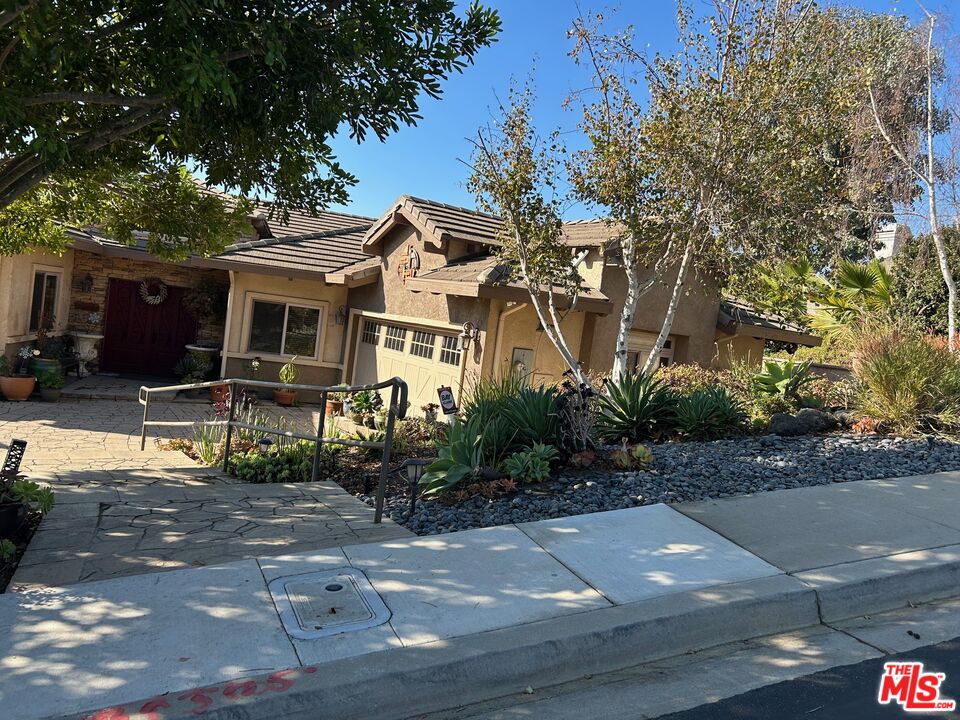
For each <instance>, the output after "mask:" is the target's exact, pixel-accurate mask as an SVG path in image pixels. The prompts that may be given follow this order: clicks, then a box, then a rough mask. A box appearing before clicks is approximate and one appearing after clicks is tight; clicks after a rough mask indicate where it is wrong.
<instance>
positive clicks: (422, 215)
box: [364, 195, 613, 247]
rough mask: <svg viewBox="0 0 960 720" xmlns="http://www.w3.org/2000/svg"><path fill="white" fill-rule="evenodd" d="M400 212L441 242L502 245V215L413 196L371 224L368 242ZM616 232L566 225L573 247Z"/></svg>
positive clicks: (597, 223) (599, 224)
mask: <svg viewBox="0 0 960 720" xmlns="http://www.w3.org/2000/svg"><path fill="white" fill-rule="evenodd" d="M398 211H401V212H406V213H409V215H410V216H411V217H412V218H413V219H414V220H415V221H416V222H418V223H419V224H421V225H422V226H424V227H425V228H426V229H427V230H428V231H429V232H431V233H432V234H433V235H434V238H435V239H436V240H437V241H440V240H443V239H445V238H453V239H456V240H463V241H465V242H472V243H479V244H483V245H494V246H495V245H499V244H500V243H499V242H498V240H497V233H499V232H500V231H501V230H502V229H503V220H502V219H501V218H499V217H496V216H494V215H488V214H486V213H481V212H478V211H476V210H470V209H468V208H463V207H457V206H455V205H447V204H446V203H440V202H435V201H433V200H425V199H423V198H418V197H413V196H411V195H401V196H400V197H399V198H398V199H397V201H396V202H395V203H394V204H393V205H391V206H390V210H389V211H387V212H386V213H385V214H384V215H382V216H381V217H380V219H379V220H378V221H376V222H375V223H374V224H373V225H372V226H371V228H370V230H369V231H368V232H367V236H366V238H365V239H364V243H365V244H371V243H372V242H375V238H376V237H377V234H378V232H379V231H381V230H382V229H383V228H384V227H386V226H387V225H388V223H389V222H390V221H391V220H393V219H394V217H395V215H396V213H397V212H398ZM612 234H613V232H612V230H611V228H610V226H609V224H607V223H606V222H605V221H603V220H578V221H573V222H568V223H564V225H563V236H564V239H565V241H566V242H567V244H569V245H571V246H573V247H596V246H598V245H601V244H603V243H604V242H606V241H607V240H609V239H610V237H611V236H612Z"/></svg>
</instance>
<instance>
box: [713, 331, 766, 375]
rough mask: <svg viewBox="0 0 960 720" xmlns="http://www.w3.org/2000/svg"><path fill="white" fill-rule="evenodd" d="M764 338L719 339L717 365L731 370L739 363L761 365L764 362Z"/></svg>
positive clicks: (737, 337) (743, 336) (740, 336)
mask: <svg viewBox="0 0 960 720" xmlns="http://www.w3.org/2000/svg"><path fill="white" fill-rule="evenodd" d="M763 347H764V342H763V338H753V337H749V336H746V335H738V336H736V337H732V338H718V339H717V343H716V348H717V353H716V360H715V365H716V366H717V367H720V368H730V367H733V366H734V365H736V364H739V363H749V364H751V365H759V364H760V362H761V361H762V360H763Z"/></svg>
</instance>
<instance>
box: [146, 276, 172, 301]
mask: <svg viewBox="0 0 960 720" xmlns="http://www.w3.org/2000/svg"><path fill="white" fill-rule="evenodd" d="M168 292H169V291H168V290H167V286H166V285H165V284H164V283H163V281H162V280H160V279H158V278H147V279H146V280H144V281H143V282H141V283H140V299H141V300H143V301H144V302H145V303H146V304H147V305H160V304H161V303H162V302H163V301H164V300H166V299H167V293H168Z"/></svg>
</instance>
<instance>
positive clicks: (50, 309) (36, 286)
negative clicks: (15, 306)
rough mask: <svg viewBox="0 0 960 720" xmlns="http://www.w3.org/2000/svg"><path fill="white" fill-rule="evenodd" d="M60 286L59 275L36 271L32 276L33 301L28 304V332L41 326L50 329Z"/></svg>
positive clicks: (34, 330)
mask: <svg viewBox="0 0 960 720" xmlns="http://www.w3.org/2000/svg"><path fill="white" fill-rule="evenodd" d="M59 286H60V275H59V273H51V272H44V271H42V270H38V271H36V272H35V273H34V274H33V300H32V301H31V303H30V332H36V331H37V330H39V329H40V326H41V325H45V326H47V327H50V326H51V325H52V324H53V320H54V313H56V311H57V292H58V289H59Z"/></svg>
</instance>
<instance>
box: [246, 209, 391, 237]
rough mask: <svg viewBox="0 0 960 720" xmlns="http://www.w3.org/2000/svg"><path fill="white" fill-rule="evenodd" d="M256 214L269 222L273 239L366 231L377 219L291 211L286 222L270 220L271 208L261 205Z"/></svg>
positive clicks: (337, 213) (275, 219)
mask: <svg viewBox="0 0 960 720" xmlns="http://www.w3.org/2000/svg"><path fill="white" fill-rule="evenodd" d="M255 212H256V214H259V215H262V216H263V218H264V219H265V220H266V222H267V226H268V227H269V229H270V232H271V234H272V235H273V237H277V238H284V237H293V236H298V235H310V234H314V233H322V232H329V231H331V230H344V229H347V228H350V229H352V228H356V227H360V226H363V229H364V230H366V229H367V228H368V227H370V226H371V225H372V224H373V222H374V220H375V219H376V218H370V217H365V216H363V215H350V214H348V213H339V212H327V211H324V212H320V213H318V214H317V215H316V216H313V215H310V214H309V213H306V212H303V211H301V210H290V211H289V213H288V218H287V220H286V222H284V221H283V220H281V218H280V216H279V215H277V216H276V217H274V218H269V217H268V215H269V212H270V206H269V205H267V204H263V203H261V204H260V205H258V206H257V209H256V211H255Z"/></svg>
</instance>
